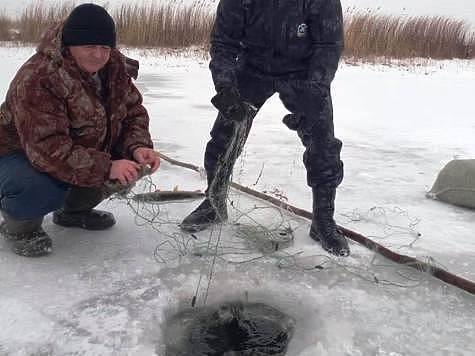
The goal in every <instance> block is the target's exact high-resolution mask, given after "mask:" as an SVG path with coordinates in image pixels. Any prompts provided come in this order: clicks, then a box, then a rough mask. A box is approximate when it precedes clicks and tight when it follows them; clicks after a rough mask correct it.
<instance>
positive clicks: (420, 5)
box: [0, 0, 475, 28]
mask: <svg viewBox="0 0 475 356" xmlns="http://www.w3.org/2000/svg"><path fill="white" fill-rule="evenodd" d="M193 1H194V0H181V1H177V2H183V3H191V2H193ZM204 1H205V2H209V3H210V4H214V3H217V2H218V1H217V0H204ZM38 2H40V3H41V2H43V3H55V4H60V3H62V2H64V1H56V0H43V1H38ZM83 2H94V3H99V4H104V3H106V4H107V3H109V4H122V3H132V2H142V3H143V2H146V3H150V2H151V0H129V1H125V0H117V1H113V2H111V1H109V2H107V1H91V0H86V1H84V0H81V1H76V3H83ZM154 2H156V3H159V2H161V1H160V0H158V1H154ZM31 3H36V2H34V1H31V0H0V4H1V5H0V9H4V10H5V11H6V12H7V13H8V14H15V13H18V12H20V11H21V10H22V9H24V8H25V7H26V6H27V5H28V4H31ZM341 3H342V5H343V7H344V8H348V7H353V6H354V7H356V8H358V9H368V8H371V9H379V11H381V12H385V13H386V12H387V13H392V14H400V15H445V16H450V17H455V18H460V19H464V20H466V21H467V22H469V23H470V24H472V25H473V26H474V28H475V1H474V0H397V1H396V0H341Z"/></svg>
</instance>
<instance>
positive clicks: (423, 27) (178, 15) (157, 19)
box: [0, 0, 475, 61]
mask: <svg viewBox="0 0 475 356" xmlns="http://www.w3.org/2000/svg"><path fill="white" fill-rule="evenodd" d="M73 7H74V2H69V3H61V4H59V5H58V4H56V5H47V4H44V3H41V2H38V3H36V4H34V5H31V6H30V7H28V8H26V9H25V10H24V11H23V13H22V14H21V15H20V16H19V17H18V18H17V19H12V18H9V17H8V16H6V15H1V14H0V40H2V41H6V40H16V41H20V42H23V43H35V42H37V41H38V40H39V38H40V36H41V34H42V32H43V31H44V29H45V28H46V27H47V26H49V24H51V23H53V22H57V21H61V20H62V19H64V18H65V17H66V16H67V14H68V13H69V12H70V11H71V9H72V8H73ZM109 11H110V13H111V15H112V16H113V17H114V19H115V21H116V24H117V31H118V36H119V43H120V45H123V46H129V47H139V48H162V49H165V48H167V49H185V48H190V47H195V48H200V49H201V51H203V53H205V52H206V51H207V49H208V48H209V34H210V31H211V29H212V27H213V22H214V8H212V7H210V6H209V4H207V2H206V1H205V0H199V1H196V2H195V3H193V4H189V5H183V4H182V3H181V2H178V1H169V2H166V3H163V2H162V3H158V4H153V3H149V4H148V5H143V4H142V5H139V4H124V5H122V6H120V7H115V8H112V9H110V10H109ZM344 25H345V52H344V56H345V57H346V58H348V59H351V60H357V61H360V60H363V61H364V60H371V61H374V59H375V58H381V59H382V60H388V59H410V58H432V59H453V58H461V59H472V58H475V34H474V32H473V31H472V30H471V29H470V26H469V25H468V24H467V23H465V22H463V21H460V20H456V19H451V18H446V17H440V16H436V17H429V16H422V17H398V16H390V15H383V14H378V13H377V12H372V11H369V10H368V11H364V12H361V11H360V12H358V11H347V12H346V13H345V19H344ZM13 36H15V38H12V37H13Z"/></svg>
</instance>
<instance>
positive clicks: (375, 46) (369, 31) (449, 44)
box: [345, 12, 475, 59]
mask: <svg viewBox="0 0 475 356" xmlns="http://www.w3.org/2000/svg"><path fill="white" fill-rule="evenodd" d="M474 45H475V38H474V37H473V34H472V33H471V32H470V30H469V26H468V25H467V24H466V23H465V22H463V21H460V20H453V19H450V18H445V17H440V16H437V17H424V16H423V17H408V18H402V17H396V16H389V15H381V14H373V13H370V12H366V13H355V14H351V15H350V16H347V17H346V18H345V47H346V48H345V55H346V56H348V57H353V58H370V57H386V58H397V59H403V58H415V57H421V58H434V59H452V58H471V55H472V53H471V48H473V46H474Z"/></svg>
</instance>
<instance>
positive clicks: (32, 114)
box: [9, 79, 111, 187]
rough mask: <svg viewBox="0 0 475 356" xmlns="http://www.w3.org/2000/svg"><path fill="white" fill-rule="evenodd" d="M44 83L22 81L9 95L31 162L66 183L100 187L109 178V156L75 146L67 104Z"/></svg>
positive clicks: (15, 119) (18, 128) (20, 135)
mask: <svg viewBox="0 0 475 356" xmlns="http://www.w3.org/2000/svg"><path fill="white" fill-rule="evenodd" d="M46 81H47V79H46ZM42 82H43V81H42V80H41V79H35V80H26V81H25V80H23V81H21V82H19V83H17V85H16V86H15V87H14V88H11V89H12V92H11V93H10V94H11V97H10V99H11V100H10V101H9V102H10V103H11V105H10V109H11V112H12V116H13V117H14V121H15V126H16V129H17V132H18V135H19V138H20V142H21V145H22V147H23V149H24V151H25V153H26V155H27V157H28V160H29V161H30V163H31V164H32V165H33V166H34V167H35V168H37V169H38V170H39V171H41V172H44V173H47V174H49V175H51V176H52V177H53V178H56V179H58V180H61V181H63V182H66V183H69V184H72V185H76V186H81V187H99V186H101V185H102V184H103V183H104V181H105V180H106V179H107V178H108V175H109V171H110V165H111V161H110V155H109V154H107V153H105V152H101V151H98V150H96V149H92V148H86V147H83V146H79V145H74V144H73V141H72V139H71V137H70V135H69V133H70V132H69V126H70V125H69V118H68V116H67V108H66V105H65V103H64V102H63V101H62V99H60V98H58V97H57V96H55V95H54V94H53V93H52V92H51V91H50V90H49V89H48V88H47V85H43V84H42ZM43 83H44V82H43Z"/></svg>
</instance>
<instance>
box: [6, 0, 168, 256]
mask: <svg viewBox="0 0 475 356" xmlns="http://www.w3.org/2000/svg"><path fill="white" fill-rule="evenodd" d="M115 45H116V31H115V24H114V20H113V19H112V17H111V16H110V15H109V14H108V13H107V11H106V10H105V9H104V8H103V7H101V6H97V5H94V4H84V5H80V6H78V7H76V8H75V9H74V10H73V11H72V12H71V14H70V15H69V17H68V18H67V20H66V21H65V22H64V23H63V24H60V25H56V26H54V27H52V28H51V29H49V31H47V32H46V34H45V36H44V37H43V39H42V41H41V43H40V45H39V47H38V49H37V53H36V54H35V55H33V56H32V57H31V58H30V59H29V60H28V61H27V62H26V63H25V64H24V65H23V66H22V67H21V68H20V70H19V71H18V73H17V74H16V76H15V78H14V79H13V81H12V83H11V84H10V88H9V90H8V92H7V96H6V100H5V102H4V103H3V104H2V106H1V110H0V141H1V142H2V144H1V146H0V204H1V205H0V209H1V214H2V216H3V220H4V221H3V222H2V225H1V227H0V232H1V234H2V235H3V236H4V237H5V238H6V239H7V240H8V241H9V243H10V245H11V247H12V249H13V251H14V252H15V253H17V254H19V255H23V256H42V255H46V254H48V253H50V252H51V251H52V241H51V238H50V237H49V236H48V235H47V234H46V233H45V231H44V230H43V229H42V228H41V225H42V221H43V217H44V215H46V214H48V213H49V212H52V211H54V214H53V221H54V223H56V224H58V225H61V226H75V227H80V228H84V229H89V230H102V229H106V228H109V227H111V226H112V225H114V224H115V219H114V216H113V215H112V214H111V213H108V212H104V211H100V210H95V209H93V208H94V207H95V206H96V205H98V204H99V203H100V202H101V201H102V200H103V198H104V192H103V189H102V188H101V187H103V184H104V182H106V181H108V180H114V181H118V182H119V183H121V184H122V185H127V184H130V183H133V182H134V181H135V180H137V178H138V175H139V170H140V169H141V168H142V167H144V166H150V168H151V171H152V172H154V171H155V170H156V169H157V168H158V167H159V164H160V161H159V158H158V157H157V155H156V154H155V152H154V151H153V149H152V147H153V144H152V140H151V137H150V134H149V130H148V123H149V118H148V114H147V111H146V110H145V108H144V107H143V106H142V96H141V95H140V93H139V92H138V90H137V88H136V87H135V85H134V84H133V83H132V80H131V76H130V75H129V72H128V71H127V66H126V58H125V57H124V56H123V55H122V54H121V53H120V52H119V51H118V50H117V49H116V48H115Z"/></svg>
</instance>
